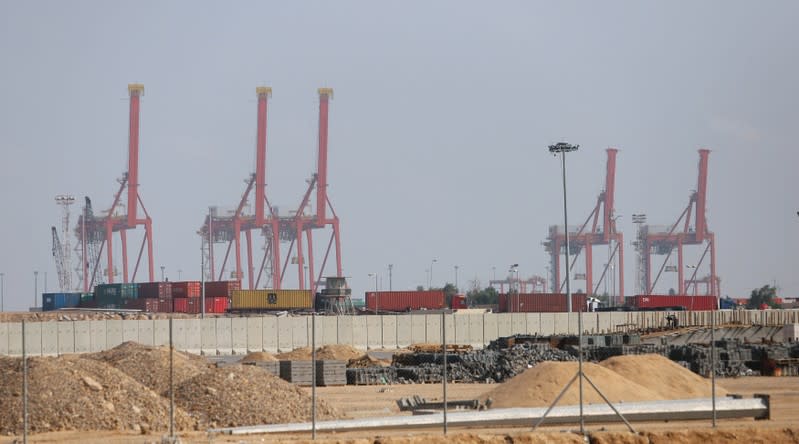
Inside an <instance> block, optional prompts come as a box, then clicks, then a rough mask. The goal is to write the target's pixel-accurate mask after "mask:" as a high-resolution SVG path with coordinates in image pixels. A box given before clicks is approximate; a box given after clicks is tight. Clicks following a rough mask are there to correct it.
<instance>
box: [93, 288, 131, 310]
mask: <svg viewBox="0 0 799 444" xmlns="http://www.w3.org/2000/svg"><path fill="white" fill-rule="evenodd" d="M138 296H139V285H138V284H101V285H97V286H96V287H94V301H95V302H96V303H97V307H98V308H120V307H122V306H123V305H125V301H126V300H128V299H136V298H138Z"/></svg>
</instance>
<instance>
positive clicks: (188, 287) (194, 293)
mask: <svg viewBox="0 0 799 444" xmlns="http://www.w3.org/2000/svg"><path fill="white" fill-rule="evenodd" d="M170 284H172V297H173V298H199V297H200V293H201V291H202V290H201V288H200V282H199V281H184V282H170Z"/></svg>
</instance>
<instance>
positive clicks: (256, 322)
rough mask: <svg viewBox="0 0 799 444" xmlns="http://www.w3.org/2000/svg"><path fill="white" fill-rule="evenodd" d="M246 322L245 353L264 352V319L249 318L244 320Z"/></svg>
mask: <svg viewBox="0 0 799 444" xmlns="http://www.w3.org/2000/svg"><path fill="white" fill-rule="evenodd" d="M244 319H245V320H246V321H247V352H248V353H252V352H259V351H263V350H264V318H263V317H260V316H258V317H250V318H244Z"/></svg>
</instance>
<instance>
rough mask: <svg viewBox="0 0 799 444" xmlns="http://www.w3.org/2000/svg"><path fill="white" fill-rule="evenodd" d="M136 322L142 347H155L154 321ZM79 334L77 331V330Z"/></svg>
mask: <svg viewBox="0 0 799 444" xmlns="http://www.w3.org/2000/svg"><path fill="white" fill-rule="evenodd" d="M133 322H136V326H137V329H138V330H139V334H138V335H137V336H138V337H139V344H142V345H153V343H154V333H153V331H154V328H153V321H152V320H151V319H139V320H138V321H133ZM75 333H77V330H75ZM77 346H78V343H77V340H76V341H75V347H77Z"/></svg>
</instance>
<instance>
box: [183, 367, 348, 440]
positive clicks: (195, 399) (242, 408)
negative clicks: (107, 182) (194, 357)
mask: <svg viewBox="0 0 799 444" xmlns="http://www.w3.org/2000/svg"><path fill="white" fill-rule="evenodd" d="M175 403H176V404H177V405H179V406H180V407H181V408H183V409H184V410H185V411H186V412H188V413H189V414H190V415H191V416H193V417H195V418H197V419H198V420H200V422H201V423H203V424H205V425H207V426H209V427H237V426H245V425H257V424H277V423H286V422H302V421H310V419H311V398H310V396H308V395H307V394H306V393H305V392H304V391H303V390H302V389H300V388H299V387H297V386H295V385H294V384H290V383H288V382H286V381H284V380H282V379H280V378H278V377H276V376H273V375H271V374H270V373H268V372H266V371H264V370H263V369H260V368H257V367H253V366H249V365H237V366H230V367H222V368H212V369H210V370H209V371H207V372H205V373H203V374H201V375H198V376H196V377H194V378H192V379H189V380H187V381H185V382H184V383H183V384H181V385H180V386H179V387H178V388H177V390H176V391H175ZM316 412H317V417H318V418H319V419H336V418H339V417H341V414H340V413H339V412H338V411H336V410H335V409H333V408H332V407H330V406H329V405H328V404H326V403H325V402H324V401H321V400H317V406H316Z"/></svg>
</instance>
